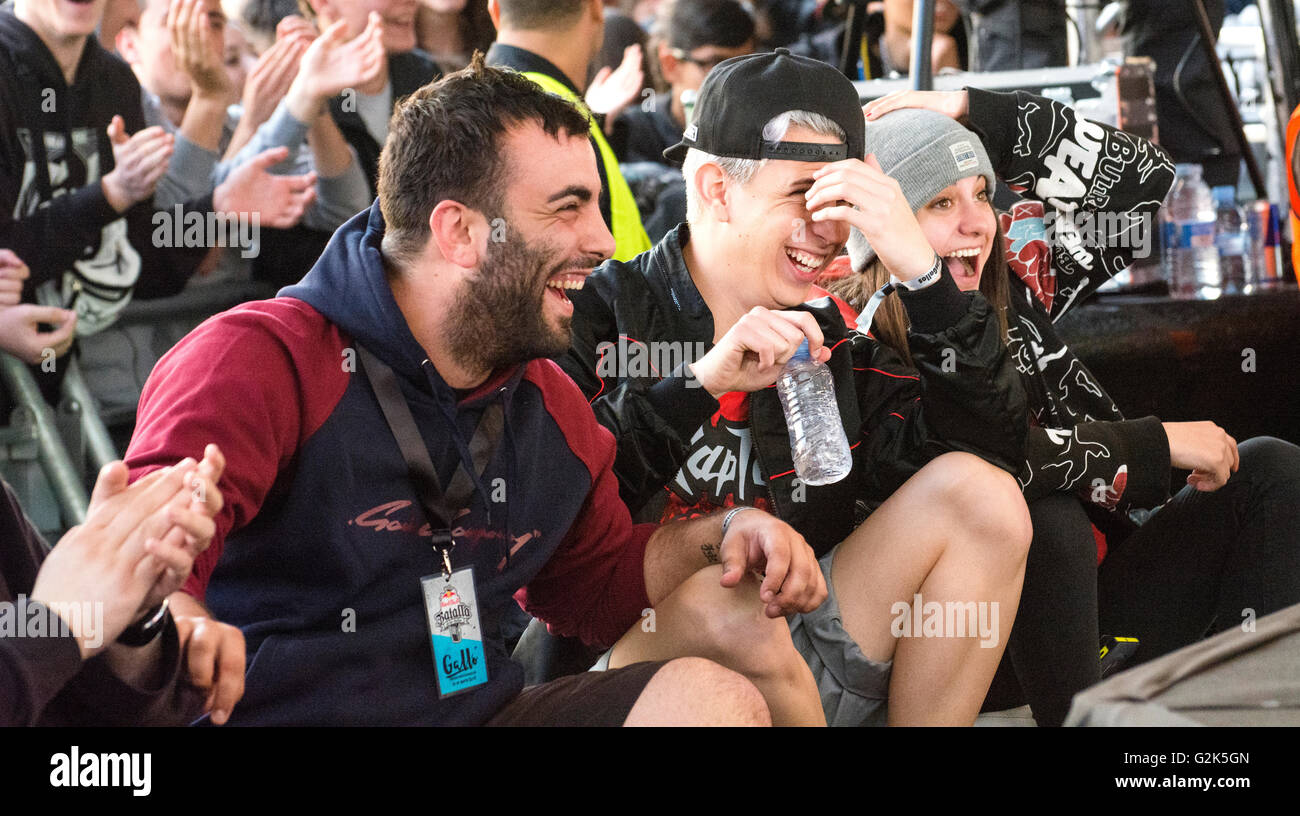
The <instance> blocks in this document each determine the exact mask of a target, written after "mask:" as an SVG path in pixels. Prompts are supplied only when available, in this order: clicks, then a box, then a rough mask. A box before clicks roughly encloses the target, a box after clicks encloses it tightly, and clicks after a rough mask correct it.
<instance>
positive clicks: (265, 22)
mask: <svg viewBox="0 0 1300 816" xmlns="http://www.w3.org/2000/svg"><path fill="white" fill-rule="evenodd" d="M221 5H222V7H223V8H224V9H225V11H226V16H227V17H229V18H230V19H231V20H238V21H239V24H240V25H241V26H242V27H243V29H244V36H245V37H247V38H248V44H249V46H250V47H251V48H252V50H253V53H254V54H255V55H257V56H259V57H260V56H261V55H262V54H264V53H266V51H267V50H268V49H269V48H270V47H271V46H272V45H274V44H275V29H276V27H277V26H278V25H280V21H281V20H283V19H284V18H285V17H293V16H300V15H301V11H300V9H299V7H298V0H222V3H221Z"/></svg>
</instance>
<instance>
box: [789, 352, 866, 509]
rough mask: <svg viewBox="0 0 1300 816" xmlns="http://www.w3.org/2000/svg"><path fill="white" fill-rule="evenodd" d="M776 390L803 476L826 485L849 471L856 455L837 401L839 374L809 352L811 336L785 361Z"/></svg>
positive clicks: (796, 464) (804, 479)
mask: <svg viewBox="0 0 1300 816" xmlns="http://www.w3.org/2000/svg"><path fill="white" fill-rule="evenodd" d="M776 393H777V396H779V397H780V399H781V408H782V409H783V410H784V411H785V424H786V427H787V428H789V429H790V454H791V456H792V457H793V458H794V469H795V473H796V475H798V477H799V480H800V481H801V482H803V483H804V484H808V485H824V484H831V483H832V482H838V481H839V480H840V479H843V478H844V477H845V476H847V475H849V471H850V470H852V469H853V455H852V453H850V451H849V440H848V438H846V437H845V436H844V426H843V424H842V423H841V422H840V411H839V406H838V405H836V403H835V378H834V377H832V376H831V370H830V369H829V368H827V367H826V365H825V364H823V363H819V362H817V361H816V360H814V359H812V357H811V356H810V355H809V353H808V341H807V340H805V341H803V343H802V344H801V345H800V346H799V350H798V351H796V352H795V354H794V356H793V357H791V358H790V361H789V362H787V363H786V364H785V370H784V371H782V372H781V377H780V378H779V379H778V380H777V381H776Z"/></svg>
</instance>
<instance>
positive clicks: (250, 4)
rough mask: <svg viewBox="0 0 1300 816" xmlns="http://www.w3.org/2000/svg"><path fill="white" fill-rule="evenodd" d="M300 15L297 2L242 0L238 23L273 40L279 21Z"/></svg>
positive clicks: (286, 0)
mask: <svg viewBox="0 0 1300 816" xmlns="http://www.w3.org/2000/svg"><path fill="white" fill-rule="evenodd" d="M308 8H311V7H310V6H308ZM300 13H301V11H300V9H299V7H298V0H244V3H243V5H242V6H241V7H240V9H239V22H241V23H242V24H244V25H245V26H247V27H248V28H249V29H251V30H252V31H255V32H257V33H258V34H261V35H262V36H264V37H271V38H272V39H274V37H275V27H276V26H278V25H279V24H280V21H281V20H283V19H284V18H285V17H288V16H290V15H293V14H300Z"/></svg>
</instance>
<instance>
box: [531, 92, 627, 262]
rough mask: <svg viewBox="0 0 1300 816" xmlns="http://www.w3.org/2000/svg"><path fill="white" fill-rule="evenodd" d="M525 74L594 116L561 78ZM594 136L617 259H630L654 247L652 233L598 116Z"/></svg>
mask: <svg viewBox="0 0 1300 816" xmlns="http://www.w3.org/2000/svg"><path fill="white" fill-rule="evenodd" d="M524 76H526V77H528V78H529V79H531V80H532V81H533V82H536V83H537V84H538V86H539V87H541V89H542V90H543V91H546V92H548V93H553V94H555V95H556V96H558V97H560V98H561V99H564V100H566V101H568V102H570V103H572V104H574V105H576V106H577V107H578V109H579V110H581V111H582V112H583V113H586V114H588V115H590V111H589V110H587V105H586V103H585V102H583V101H582V100H581V99H579V98H578V95H577V94H575V93H574V92H573V91H572V90H571V89H569V88H568V87H567V86H566V85H565V84H564V83H562V82H560V81H559V80H558V79H556V78H554V77H551V76H547V75H546V74H540V73H537V72H536V71H525V72H524ZM591 138H592V139H594V140H595V142H596V148H597V150H598V151H599V152H600V161H601V163H602V164H604V165H605V182H606V183H607V184H608V185H609V215H610V221H612V222H613V228H612V229H611V230H610V232H612V233H614V247H615V249H614V259H615V260H619V261H630V260H632V259H633V258H635V257H636V256H638V255H640V254H641V253H642V252H645V251H647V250H649V249H650V247H651V244H650V236H648V235H646V231H645V227H644V226H642V225H641V213H640V212H639V211H638V210H637V208H636V199H635V198H633V197H632V188H631V187H628V186H627V180H626V179H624V178H623V174H622V172H620V171H619V169H618V157H617V156H615V155H614V150H613V148H611V147H610V146H609V142H607V141H605V134H604V132H602V131H601V129H600V125H599V124H598V123H597V122H596V118H595V117H594V116H593V117H592V119H591Z"/></svg>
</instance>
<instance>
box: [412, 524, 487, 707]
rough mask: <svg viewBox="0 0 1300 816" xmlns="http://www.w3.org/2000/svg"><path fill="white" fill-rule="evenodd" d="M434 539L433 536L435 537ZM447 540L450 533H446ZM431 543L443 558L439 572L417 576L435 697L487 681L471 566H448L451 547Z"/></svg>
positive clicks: (476, 686)
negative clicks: (435, 682) (430, 648)
mask: <svg viewBox="0 0 1300 816" xmlns="http://www.w3.org/2000/svg"><path fill="white" fill-rule="evenodd" d="M435 538H436V537H435ZM448 538H449V539H450V536H448ZM452 546H455V542H450V541H449V546H446V547H439V546H438V545H437V543H435V544H434V549H436V550H437V551H438V554H439V555H440V556H441V560H442V574H441V575H426V576H425V577H423V578H421V579H420V592H421V594H422V595H423V596H424V611H425V614H426V616H427V617H428V619H429V637H430V639H431V640H432V643H433V665H434V676H435V677H437V679H438V696H439V697H450V696H452V695H454V694H460V693H461V692H465V691H469V690H471V689H475V688H478V687H479V686H481V685H483V684H484V683H486V682H487V679H488V675H487V660H486V659H485V658H484V655H483V631H482V628H481V627H480V626H479V617H478V596H477V593H476V592H475V591H474V568H473V567H465V568H463V569H458V570H455V571H454V572H453V571H452V569H451V547H452Z"/></svg>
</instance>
